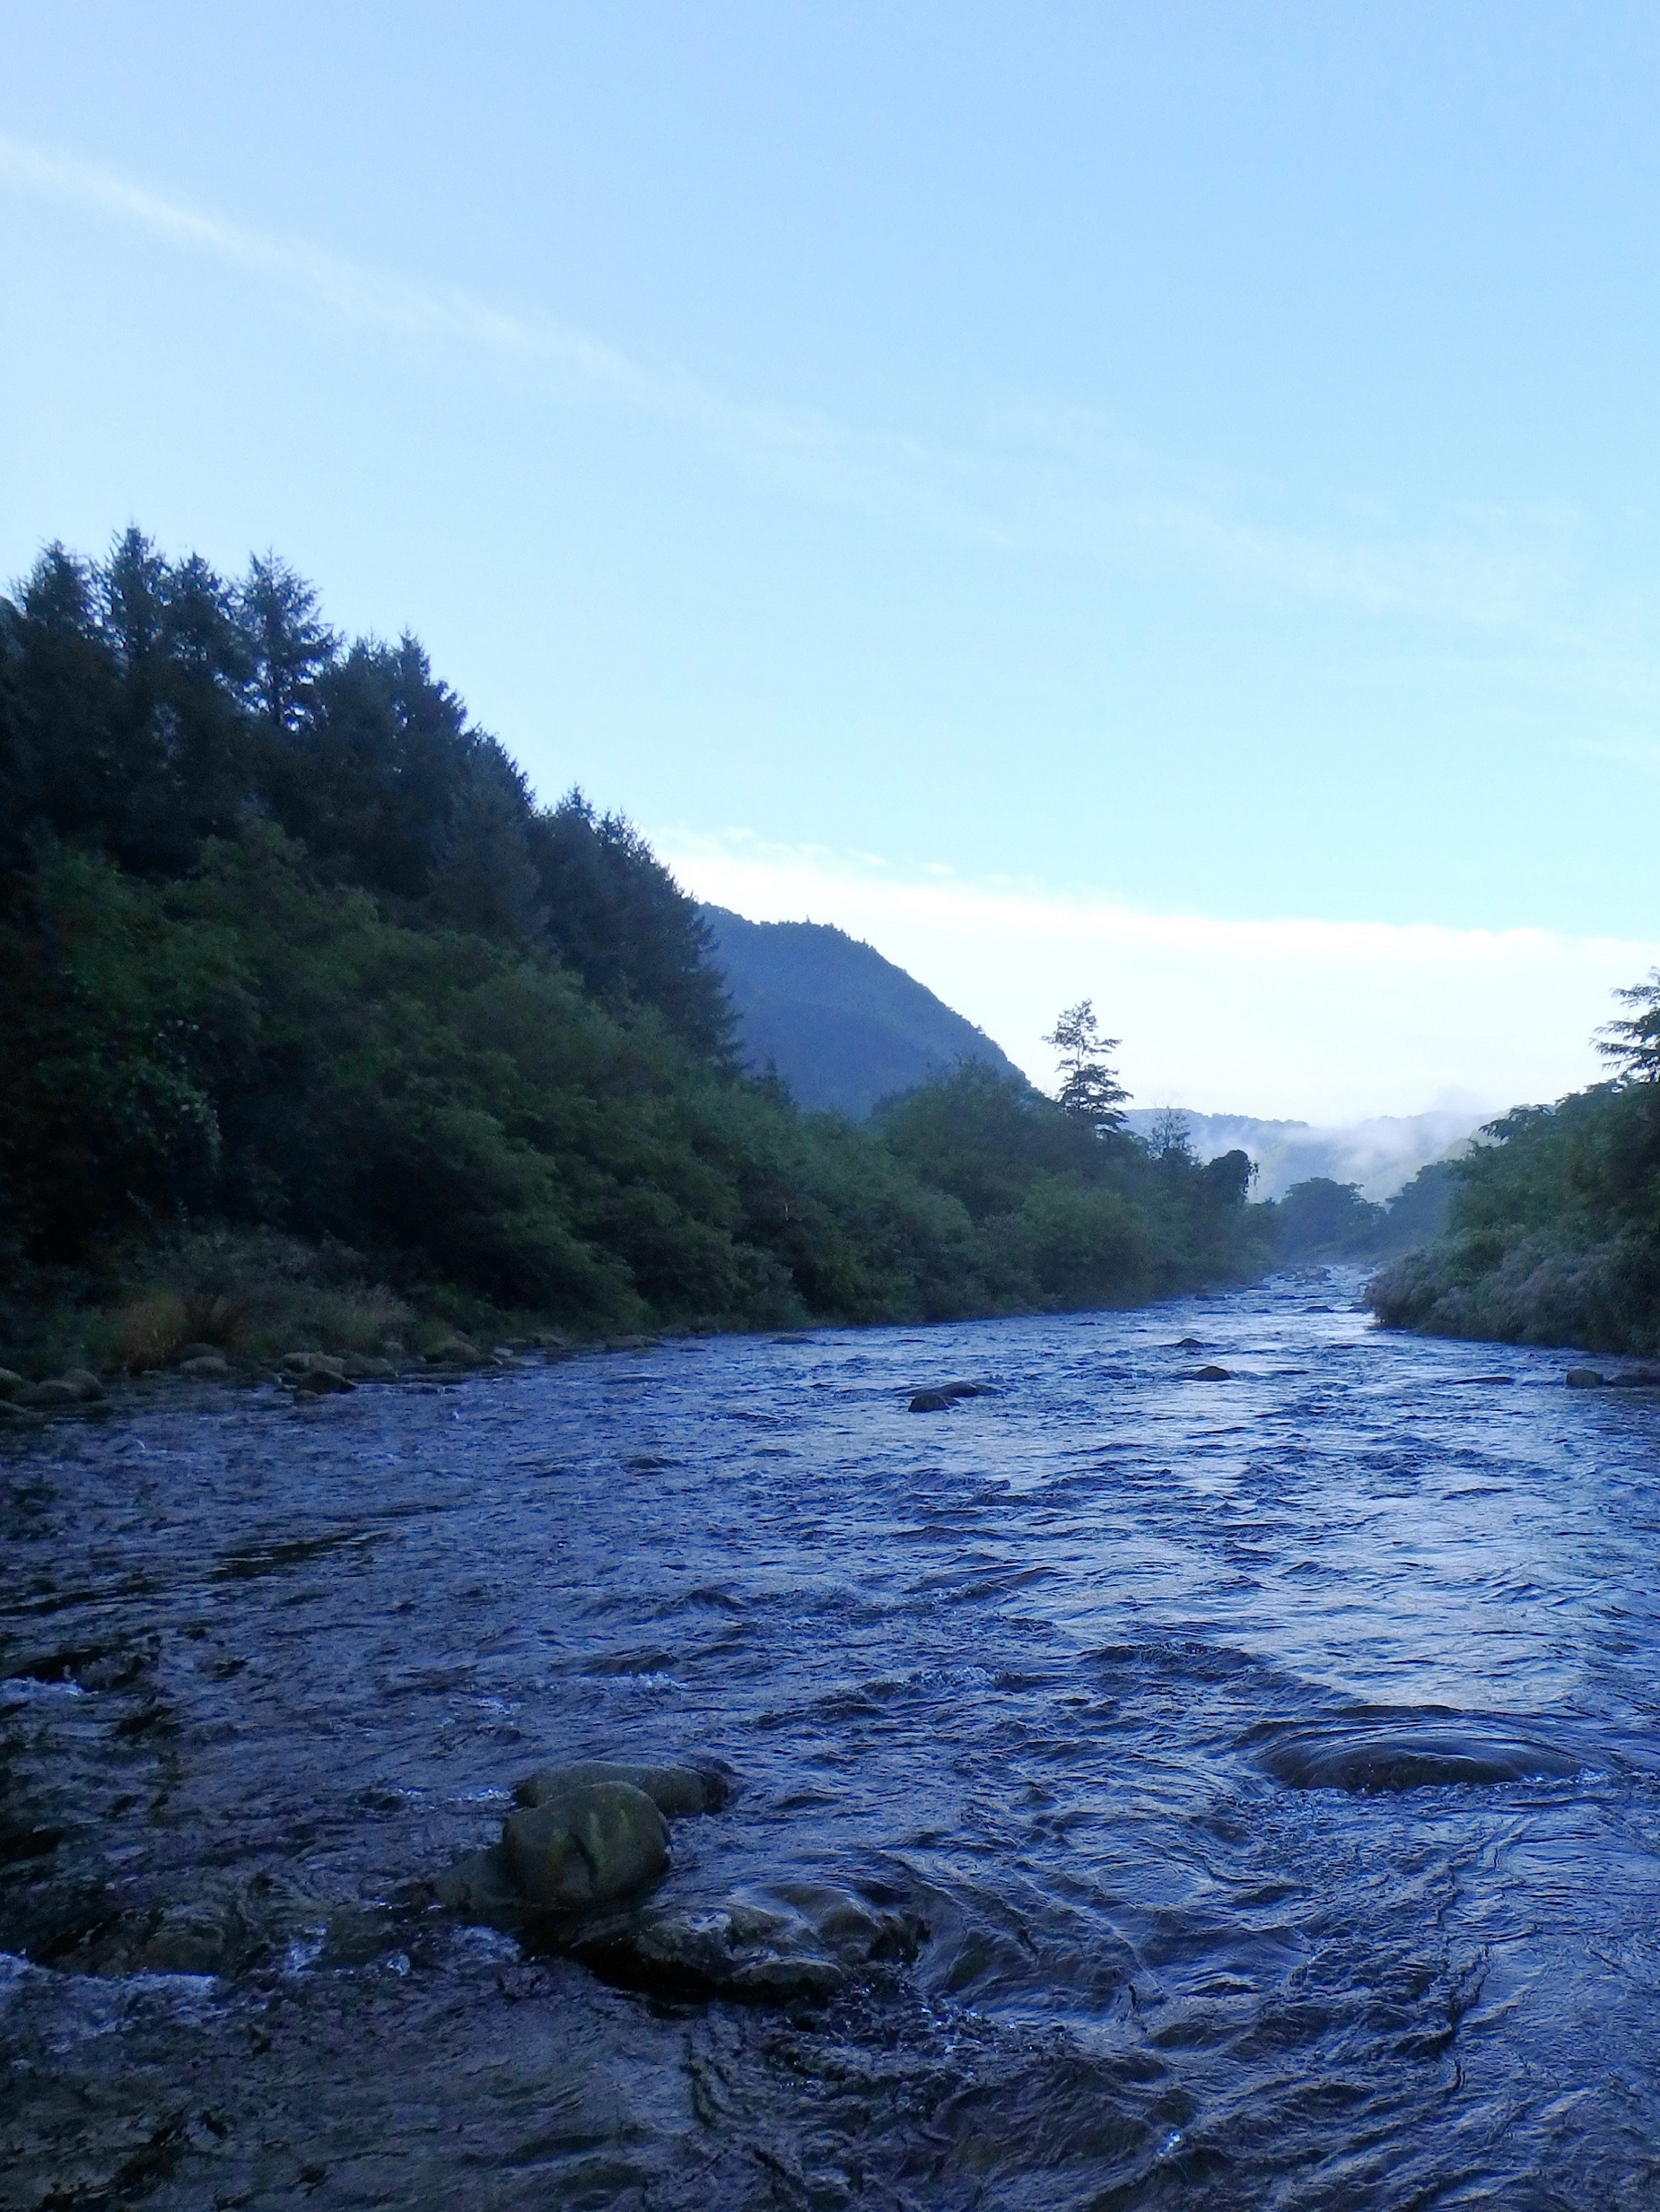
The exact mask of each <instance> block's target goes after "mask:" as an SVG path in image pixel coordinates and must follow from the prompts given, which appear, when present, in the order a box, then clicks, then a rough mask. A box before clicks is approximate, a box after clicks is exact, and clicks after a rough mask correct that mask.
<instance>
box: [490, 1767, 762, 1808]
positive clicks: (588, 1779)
mask: <svg viewBox="0 0 1660 2212" xmlns="http://www.w3.org/2000/svg"><path fill="white" fill-rule="evenodd" d="M600 1782H618V1783H622V1784H624V1785H625V1786H626V1787H627V1788H629V1789H630V1790H642V1791H643V1792H644V1794H645V1795H646V1796H648V1797H649V1798H650V1799H651V1802H652V1803H653V1804H654V1805H655V1806H656V1808H657V1809H658V1811H659V1812H660V1813H661V1814H664V1815H665V1816H666V1818H667V1819H668V1820H683V1819H684V1818H685V1817H686V1815H687V1814H694V1813H718V1812H719V1811H720V1810H721V1807H722V1806H723V1805H725V1803H726V1802H727V1799H728V1798H729V1797H730V1796H731V1795H732V1785H731V1784H730V1783H728V1782H727V1779H726V1778H725V1776H724V1775H721V1774H715V1773H713V1772H710V1771H708V1770H706V1769H703V1768H700V1767H695V1766H652V1765H636V1764H635V1763H634V1762H632V1761H629V1760H624V1759H580V1760H578V1762H577V1763H576V1764H575V1765H574V1766H544V1767H541V1768H539V1769H538V1771H537V1772H536V1773H534V1774H528V1775H526V1778H525V1779H524V1780H523V1781H522V1782H516V1783H514V1789H513V1795H514V1801H515V1802H516V1803H518V1804H520V1805H530V1806H536V1805H547V1804H550V1803H552V1802H553V1801H554V1800H555V1799H556V1798H559V1797H564V1796H569V1795H570V1793H571V1792H572V1791H573V1790H581V1789H586V1788H587V1787H588V1786H589V1785H590V1784H594V1783H600Z"/></svg>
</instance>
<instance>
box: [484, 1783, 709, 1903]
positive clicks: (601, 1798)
mask: <svg viewBox="0 0 1660 2212" xmlns="http://www.w3.org/2000/svg"><path fill="white" fill-rule="evenodd" d="M502 1854H503V1857H504V1859H505V1861H506V1864H507V1868H508V1873H509V1874H510V1875H511V1876H512V1878H513V1883H514V1888H515V1889H516V1890H517V1891H518V1892H519V1894H520V1896H521V1897H522V1898H523V1899H525V1901H526V1904H527V1905H534V1906H536V1907H538V1909H539V1910H542V1911H561V1912H571V1911H585V1910H587V1909H590V1908H592V1907H593V1906H594V1905H609V1904H611V1903H613V1902H614V1901H615V1900H616V1899H619V1898H623V1897H629V1896H631V1895H632V1894H634V1893H635V1892H636V1891H638V1890H642V1889H645V1888H647V1887H649V1885H650V1884H651V1883H653V1882H654V1881H660V1880H661V1879H662V1877H663V1875H664V1874H665V1873H666V1871H667V1869H668V1863H669V1831H668V1823H667V1822H666V1820H664V1818H663V1815H662V1814H661V1813H660V1811H659V1810H658V1808H657V1807H656V1806H655V1805H654V1803H653V1802H652V1800H651V1799H650V1798H649V1797H648V1796H647V1795H646V1793H645V1791H644V1790H635V1789H634V1788H633V1787H632V1786H631V1785H630V1784H628V1783H626V1782H591V1783H587V1784H580V1785H578V1786H576V1787H575V1788H573V1789H571V1790H567V1791H565V1792H564V1793H563V1794H562V1795H561V1796H556V1797H554V1798H552V1799H551V1800H550V1801H549V1802H545V1803H544V1804H540V1805H536V1806H532V1807H530V1808H527V1809H526V1811H524V1812H522V1813H515V1814H514V1815H513V1817H512V1818H511V1819H510V1820H508V1823H507V1826H505V1827H504V1828H503V1829H502Z"/></svg>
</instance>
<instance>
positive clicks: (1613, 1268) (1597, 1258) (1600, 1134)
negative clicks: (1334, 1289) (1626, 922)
mask: <svg viewBox="0 0 1660 2212" xmlns="http://www.w3.org/2000/svg"><path fill="white" fill-rule="evenodd" d="M1620 996H1621V998H1622V1000H1624V1002H1625V1004H1626V1005H1627V1007H1628V1008H1629V1009H1630V1011H1629V1012H1628V1013H1627V1015H1626V1016H1625V1017H1624V1018H1621V1019H1620V1020H1618V1021H1615V1022H1613V1023H1610V1024H1608V1028H1607V1029H1606V1030H1604V1031H1603V1032H1602V1037H1601V1040H1600V1043H1601V1048H1602V1050H1603V1052H1604V1053H1605V1054H1607V1055H1608V1057H1609V1059H1610V1060H1613V1062H1614V1066H1615V1069H1616V1073H1614V1076H1613V1078H1612V1079H1610V1080H1609V1081H1608V1082H1606V1083H1601V1084H1597V1085H1593V1086H1592V1087H1591V1088H1590V1090H1588V1091H1576V1092H1574V1093H1572V1094H1571V1095H1570V1096H1569V1097H1566V1098H1563V1099H1560V1100H1559V1102H1558V1103H1556V1104H1555V1105H1554V1106H1526V1107H1520V1108H1518V1109H1517V1110H1516V1111H1515V1112H1514V1113H1511V1114H1507V1115H1505V1117H1504V1118H1503V1120H1501V1121H1494V1122H1493V1123H1491V1124H1490V1125H1489V1127H1487V1129H1485V1130H1484V1131H1483V1132H1482V1141H1481V1142H1480V1143H1478V1144H1477V1145H1476V1146H1475V1147H1474V1148H1473V1149H1472V1150H1471V1151H1470V1152H1468V1153H1466V1154H1465V1155H1464V1156H1463V1157H1462V1158H1460V1159H1458V1160H1456V1161H1455V1162H1453V1163H1451V1164H1450V1167H1451V1172H1452V1176H1453V1187H1452V1191H1451V1195H1450V1206H1449V1218H1448V1227H1447V1231H1446V1233H1445V1234H1444V1236H1442V1237H1440V1238H1439V1239H1438V1240H1437V1241H1436V1242H1435V1243H1432V1244H1430V1245H1429V1246H1428V1247H1427V1248H1426V1249H1424V1250H1422V1251H1420V1252H1414V1253H1410V1254H1408V1255H1405V1256H1404V1257H1402V1258H1400V1259H1397V1260H1395V1261H1393V1262H1392V1263H1391V1264H1390V1265H1389V1266H1388V1267H1385V1268H1383V1271H1382V1272H1381V1273H1379V1274H1378V1275H1377V1277H1376V1279H1374V1281H1373V1282H1372V1284H1371V1289H1370V1291H1368V1294H1367V1295H1368V1298H1369V1300H1370V1303H1371V1306H1372V1308H1373V1310H1375V1312H1376V1313H1377V1316H1378V1318H1379V1319H1380V1320H1381V1321H1383V1322H1385V1323H1386V1324H1387V1325H1388V1326H1389V1327H1390V1328H1414V1329H1420V1330H1424V1331H1426V1332H1427V1333H1429V1334H1432V1335H1438V1336H1466V1337H1490V1338H1493V1339H1497V1340H1500V1341H1502V1342H1505V1343H1511V1344H1541V1345H1543V1344H1560V1345H1577V1346H1583V1347H1584V1349H1586V1350H1588V1351H1597V1352H1639V1353H1645V1352H1648V1353H1651V1352H1660V971H1657V972H1656V973H1655V974H1654V975H1651V976H1650V978H1649V979H1648V981H1646V982H1645V983H1641V984H1638V985H1636V986H1634V987H1633V988H1632V989H1631V990H1629V991H1627V992H1623V993H1621V994H1620Z"/></svg>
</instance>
